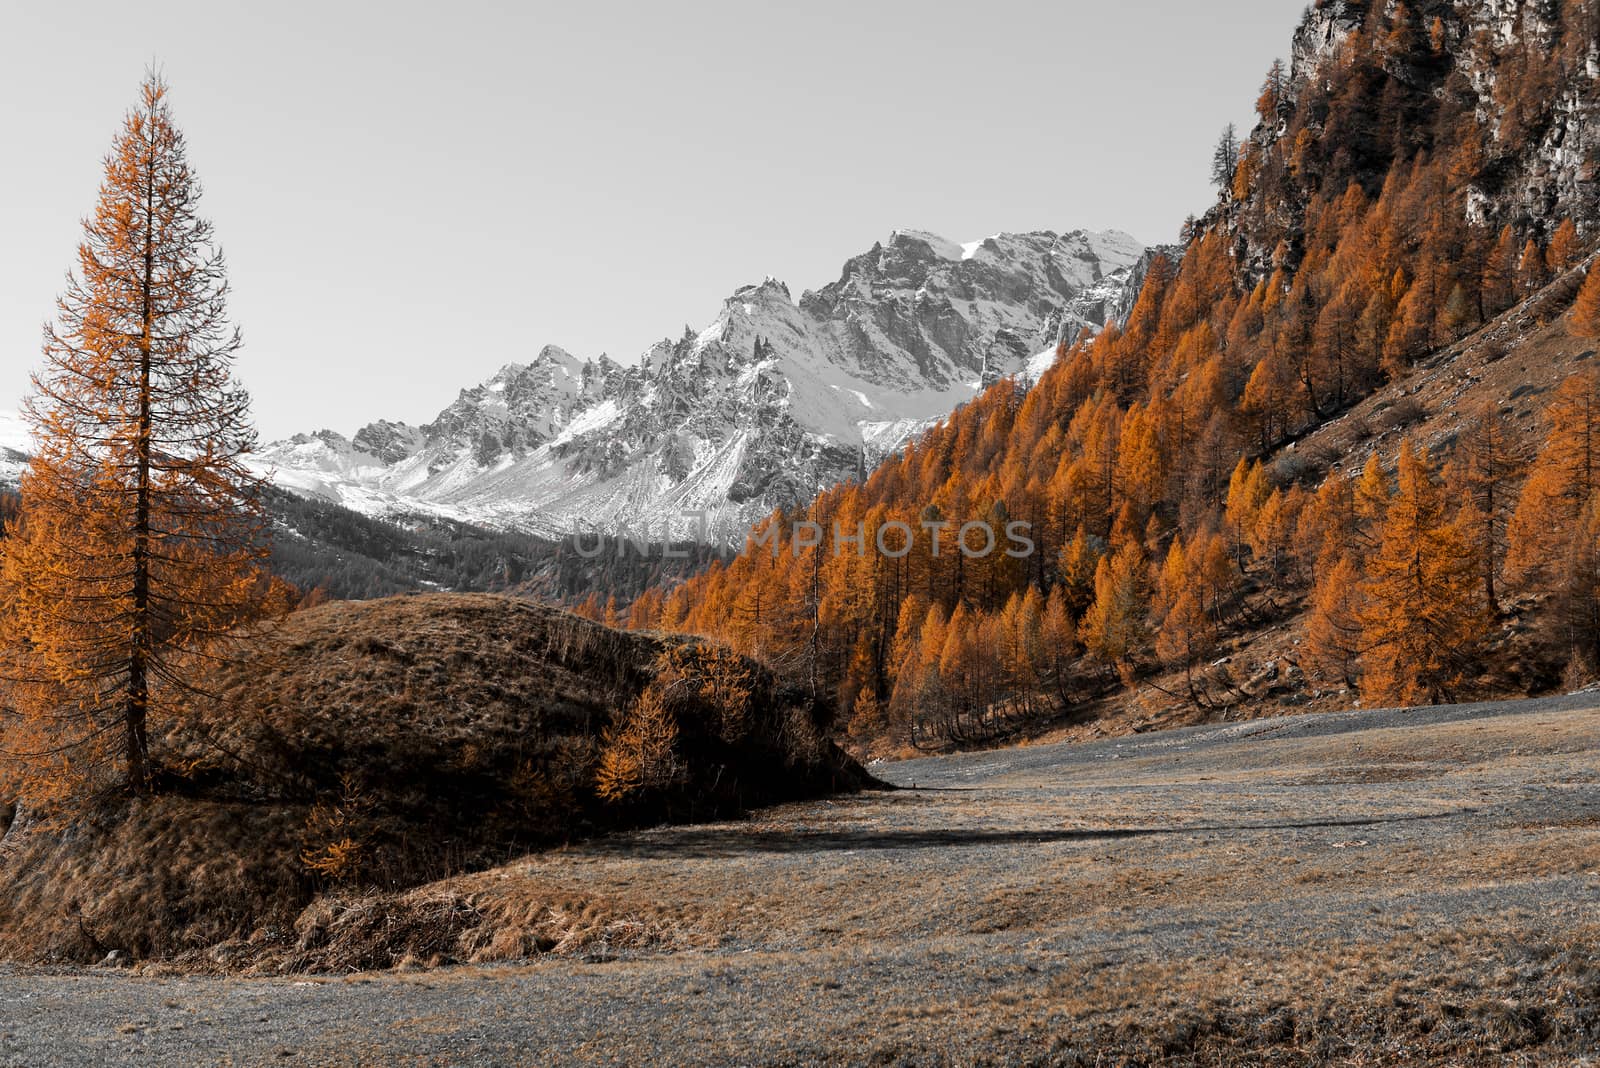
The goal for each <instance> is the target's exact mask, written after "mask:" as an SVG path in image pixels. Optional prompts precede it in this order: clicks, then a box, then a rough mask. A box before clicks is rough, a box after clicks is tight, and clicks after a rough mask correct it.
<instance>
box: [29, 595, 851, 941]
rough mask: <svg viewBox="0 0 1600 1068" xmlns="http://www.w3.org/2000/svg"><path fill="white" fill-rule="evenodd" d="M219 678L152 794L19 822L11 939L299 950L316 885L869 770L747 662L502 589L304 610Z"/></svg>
mask: <svg viewBox="0 0 1600 1068" xmlns="http://www.w3.org/2000/svg"><path fill="white" fill-rule="evenodd" d="M208 682H209V685H210V686H211V687H212V688H213V690H214V691H215V692H216V693H217V694H218V699H217V702H216V704H215V705H214V706H213V707H208V708H207V709H205V710H204V711H203V713H202V714H200V715H199V716H198V717H196V718H191V719H188V720H185V721H183V722H181V723H167V724H162V725H159V734H160V739H161V740H160V743H159V745H158V746H155V747H154V749H153V753H152V755H153V758H154V759H155V760H156V762H157V764H158V765H159V766H160V767H162V768H164V769H165V771H164V772H163V773H162V780H161V790H160V792H159V793H158V794H157V795H156V796H154V797H151V798H141V799H134V800H131V801H126V800H122V801H107V802H105V804H104V805H103V806H101V807H99V808H94V807H91V808H90V809H88V810H80V809H74V810H72V811H70V812H56V811H55V810H49V809H44V810H35V809H34V808H32V807H30V806H29V805H28V803H27V801H26V799H24V801H23V803H22V806H21V808H20V810H19V811H17V812H15V813H14V814H13V816H12V818H8V819H7V821H6V823H7V824H8V826H7V827H6V830H5V833H4V836H3V838H0V855H3V857H4V864H3V866H0V880H3V881H4V884H5V890H4V892H3V893H0V950H3V951H4V952H5V953H6V954H7V955H9V956H20V957H25V958H47V959H68V960H86V959H91V958H93V959H98V958H99V957H100V956H103V955H104V954H105V953H106V952H108V951H110V950H119V951H122V952H124V953H131V954H133V955H134V956H135V957H150V956H156V957H160V956H171V955H173V954H178V953H184V952H193V951H199V950H204V949H208V948H209V947H212V946H214V945H216V944H218V943H222V942H226V941H229V940H244V939H251V940H252V942H251V948H250V950H249V952H251V953H254V954H261V953H268V952H271V953H276V954H279V955H282V954H283V953H285V952H291V953H292V952H295V951H297V947H298V950H299V951H308V950H309V949H311V948H312V947H313V943H314V942H315V940H316V939H315V936H314V935H310V934H308V933H307V931H308V928H306V926H305V923H309V922H312V921H305V922H300V920H299V917H300V916H301V913H302V910H304V909H305V908H306V906H307V905H308V904H310V903H311V901H312V899H313V897H314V896H315V894H316V893H317V892H318V891H319V890H330V889H336V888H351V887H356V888H359V887H387V888H397V887H405V886H408V885H412V884H415V883H417V882H420V881H425V880H427V879H431V878H438V877H439V876H441V875H445V874H448V873H449V872H450V871H459V870H470V869H473V868H478V867H483V866H485V865H486V864H488V863H491V862H495V861H499V860H502V859H504V858H505V857H506V856H507V855H508V854H512V853H514V852H515V851H517V850H520V849H525V848H528V847H530V846H532V845H537V844H545V843H551V842H562V841H570V840H574V839H578V838H582V837H584V836H586V835H590V834H593V833H596V832H597V831H601V830H604V829H607V828H610V827H615V826H619V825H627V824H634V823H640V822H645V823H649V822H655V821H658V820H661V819H665V818H677V819H693V818H705V817H708V816H713V815H718V814H727V813H733V812H737V811H740V810H741V809H743V808H745V807H747V806H751V805H759V804H767V803H771V802H773V801H777V800H784V799H788V798H794V797H801V796H807V795H812V794H816V793H820V792H826V791H830V790H835V789H850V788H855V787H857V786H859V785H861V784H862V783H864V782H865V781H866V780H865V778H864V777H863V776H862V774H861V772H860V769H859V768H857V767H856V766H855V765H854V764H853V763H852V762H851V761H849V760H848V759H847V758H844V757H843V756H842V755H841V754H839V752H838V751H837V750H836V749H834V748H833V747H832V746H831V745H829V744H828V743H827V742H825V741H824V740H823V739H822V737H821V735H820V732H819V731H818V729H817V725H816V724H815V723H814V721H813V720H812V709H811V708H810V706H809V704H808V703H807V702H806V701H804V700H803V699H801V698H800V697H799V696H798V695H796V694H794V693H792V692H789V691H785V690H782V689H781V688H777V687H775V686H774V684H773V682H772V679H771V677H770V675H768V674H766V673H765V672H763V671H762V670H761V669H759V668H757V667H756V666H755V665H753V664H751V663H750V662H748V661H744V660H742V659H740V658H738V657H734V656H731V655H728V654H725V653H721V652H719V651H717V650H714V649H707V648H703V647H700V646H697V645H695V644H692V643H683V642H678V641H668V640H663V639H657V638H651V637H647V636H643V635H634V634H625V633H619V632H617V631H612V630H607V629H606V628H604V627H601V626H599V625H596V624H593V623H590V622H588V621H586V620H582V619H578V618H576V617H574V616H570V615H567V614H566V613H563V612H559V611H555V610H552V609H547V608H543V607H541V606H537V605H533V604H530V603H527V602H524V601H518V600H514V599H511V598H506V597H492V596H467V595H424V596H416V597H401V598H392V599H388V600H382V601H372V602H365V603H360V604H330V605H326V606H323V607H321V608H317V609H312V610H309V611H306V612H301V613H297V614H295V615H293V616H290V617H289V618H288V619H287V620H286V621H285V622H284V623H283V624H282V626H281V628H280V629H279V630H278V631H276V632H275V633H272V634H270V635H265V636H263V638H262V639H261V642H260V644H259V648H258V650H257V651H256V652H255V654H254V655H253V656H252V658H251V659H250V660H249V661H248V662H246V663H240V664H236V665H232V666H229V667H227V668H226V669H224V670H221V671H219V673H218V674H217V675H216V676H215V677H213V678H212V679H210V680H208ZM645 708H649V709H652V710H655V711H657V712H658V713H660V717H661V718H658V719H657V720H655V721H651V722H652V723H654V724H655V725H656V727H657V728H658V729H656V731H655V733H651V734H646V735H645V736H644V737H643V738H641V737H640V736H639V735H640V725H639V723H638V722H636V713H638V712H639V710H640V709H645ZM640 714H642V713H640ZM648 725H649V724H647V726H648ZM608 776H609V778H608ZM608 783H609V785H610V789H609V790H608V788H607V787H608ZM297 923H298V924H299V929H298V930H297ZM239 944H240V945H242V944H243V943H242V942H240V943H239Z"/></svg>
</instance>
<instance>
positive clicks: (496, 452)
mask: <svg viewBox="0 0 1600 1068" xmlns="http://www.w3.org/2000/svg"><path fill="white" fill-rule="evenodd" d="M1150 256H1151V253H1150V250H1148V249H1146V248H1145V247H1144V246H1143V245H1141V244H1139V242H1137V241H1136V240H1135V239H1134V238H1132V237H1130V236H1129V235H1127V234H1125V233H1122V232H1120V231H1115V230H1107V231H1086V230H1070V231H1066V232H1064V233H1060V234H1058V233H1056V232H1054V231H1049V230H1042V231H1031V232H1027V233H1021V234H1011V233H999V234H993V235H990V236H988V237H985V238H983V239H980V240H978V241H972V242H967V243H965V244H961V243H957V242H954V241H949V240H947V239H945V238H942V237H940V236H938V235H936V234H932V233H929V232H927V231H921V230H896V231H894V232H892V233H891V234H890V236H889V238H888V240H887V241H886V242H878V243H875V244H874V245H873V247H872V248H871V249H869V250H867V251H866V252H864V253H861V254H859V255H856V256H853V257H851V258H850V259H848V260H847V261H846V262H845V264H844V266H843V268H842V270H841V272H840V276H839V278H838V279H837V280H836V281H834V282H831V283H829V284H827V285H824V286H822V287H820V288H818V289H816V290H807V291H805V292H803V293H802V294H801V295H800V297H799V298H798V299H795V297H794V296H793V295H792V294H791V292H790V290H789V288H788V286H787V285H786V284H784V283H783V282H781V281H779V280H777V279H775V278H771V277H768V278H767V279H765V280H763V281H762V282H760V283H758V284H754V285H746V286H741V287H739V288H738V289H736V290H735V291H734V292H733V293H732V294H731V295H729V296H728V297H727V298H725V299H724V300H723V301H722V303H721V305H720V307H719V310H718V312H717V314H716V316H715V317H714V318H713V319H712V321H711V322H710V323H709V324H708V325H707V326H705V327H704V328H702V329H700V330H698V331H696V330H694V329H693V328H686V330H685V332H684V334H683V335H682V336H681V337H680V338H678V339H677V340H673V339H671V338H670V337H667V338H663V339H662V340H660V341H657V342H656V343H654V344H653V345H651V346H650V347H649V348H648V349H647V350H646V351H645V352H644V353H643V354H642V356H641V358H640V360H639V362H638V363H637V364H633V365H623V364H620V363H618V362H616V361H614V360H611V359H610V358H609V357H607V356H605V355H601V356H599V357H595V358H592V359H580V358H579V357H577V356H575V355H573V354H572V353H570V352H568V351H566V350H565V349H562V348H560V347H559V346H555V345H546V346H544V347H543V348H542V349H541V350H540V352H539V353H538V354H537V355H536V356H535V357H534V358H533V359H532V360H531V361H529V362H528V363H526V364H521V363H515V362H513V363H508V364H506V365H505V366H503V367H502V368H501V369H500V370H499V371H498V372H496V374H494V375H493V376H491V377H490V378H488V379H487V380H485V381H484V382H482V383H480V384H478V385H475V386H471V387H468V388H466V389H463V390H461V391H460V392H459V393H458V395H457V397H456V399H455V401H453V402H451V403H450V404H449V405H447V406H446V407H445V408H443V409H442V410H441V411H440V413H439V414H438V415H437V416H436V417H435V418H434V419H433V420H431V421H430V422H428V423H425V424H422V425H421V426H412V425H410V424H407V423H403V422H395V421H388V420H379V421H376V422H374V423H370V424H368V425H366V426H364V427H362V428H361V429H359V430H358V431H356V433H355V434H354V435H352V436H351V437H348V438H346V437H345V436H344V435H341V434H338V433H335V432H333V431H329V430H322V431H318V432H316V433H314V434H300V435H296V436H294V437H292V438H289V439H285V440H283V441H279V442H273V443H271V444H269V445H267V446H265V447H264V449H263V450H262V454H261V457H260V466H261V468H262V469H263V470H268V471H271V472H272V473H273V475H274V478H275V480H276V481H277V483H278V484H279V486H280V487H282V488H284V489H287V490H289V491H291V492H294V493H297V494H300V495H302V496H308V497H315V498H321V499H324V500H330V501H333V502H335V503H339V504H341V505H344V506H346V507H350V508H353V509H354V510H356V511H359V512H362V513H363V514H368V515H398V514H407V513H425V514H433V515H437V516H440V517H443V518H448V519H454V520H461V521H470V522H475V523H482V524H486V525H489V526H493V527H499V528H505V529H518V530H524V531H530V532H536V533H540V534H545V535H553V536H560V535H565V534H570V533H575V532H577V531H578V530H591V529H593V530H602V531H606V532H616V531H617V530H619V529H622V528H624V527H628V528H633V529H638V528H640V527H644V528H648V534H649V535H650V536H651V537H653V538H656V539H659V540H667V539H670V538H675V537H682V536H686V535H687V536H696V537H700V538H704V539H709V540H719V541H727V542H737V541H738V540H739V539H740V538H741V537H742V534H743V531H744V530H745V529H747V528H748V526H749V525H750V523H752V522H754V521H755V520H757V519H759V518H760V517H761V516H762V515H764V514H766V513H768V512H770V511H771V510H772V509H773V508H776V507H783V506H786V505H791V504H795V503H798V502H800V501H803V500H805V499H808V498H809V497H810V496H812V495H813V494H814V493H815V492H816V491H817V490H818V489H819V488H821V487H823V486H826V485H829V484H832V483H833V482H835V481H838V480H839V479H841V478H848V477H852V476H855V475H859V474H861V473H864V471H865V470H866V469H868V468H870V467H871V466H873V465H875V464H876V463H877V462H878V461H879V460H881V459H882V458H883V457H885V456H887V455H889V454H890V453H892V452H893V451H895V450H896V449H897V448H898V447H899V446H900V444H901V443H903V442H904V441H905V440H906V439H907V438H909V437H910V436H911V435H912V434H914V433H916V432H917V431H919V430H921V429H923V428H925V427H926V426H928V425H931V424H932V423H934V422H936V421H938V420H939V419H941V418H943V417H944V416H946V415H948V414H949V412H950V411H952V410H953V409H954V408H956V407H957V406H959V405H960V404H961V403H963V402H965V401H966V400H969V399H971V398H972V397H974V396H976V395H977V394H978V392H979V391H980V390H981V389H983V388H984V387H985V386H986V385H989V384H992V383H993V382H994V381H997V380H998V379H999V378H1001V377H1004V376H1006V375H1017V374H1024V375H1032V376H1034V377H1036V376H1037V374H1038V373H1039V372H1040V371H1041V370H1042V368H1043V366H1045V365H1047V364H1048V362H1049V359H1050V358H1052V357H1053V354H1054V351H1055V350H1056V349H1057V347H1058V345H1059V344H1060V343H1061V342H1063V341H1065V342H1067V343H1070V342H1072V341H1074V340H1076V339H1077V338H1079V337H1080V336H1082V335H1083V334H1084V333H1086V332H1092V331H1096V330H1099V329H1101V328H1103V327H1104V325H1105V324H1106V322H1108V321H1110V320H1112V319H1116V318H1119V317H1122V316H1125V315H1126V313H1127V310H1128V309H1129V308H1131V306H1132V302H1133V297H1134V295H1136V292H1137V286H1138V285H1139V284H1140V283H1141V282H1142V279H1143V273H1144V271H1145V270H1146V269H1147V268H1148V263H1149V260H1150ZM686 513H687V514H686Z"/></svg>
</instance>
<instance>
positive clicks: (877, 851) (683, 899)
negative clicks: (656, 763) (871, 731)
mask: <svg viewBox="0 0 1600 1068" xmlns="http://www.w3.org/2000/svg"><path fill="white" fill-rule="evenodd" d="M1597 706H1600V698H1597V697H1596V696H1595V695H1580V696H1574V697H1567V698H1555V699H1550V700H1543V701H1533V702H1519V703H1508V704H1493V705H1477V706H1464V707H1461V708H1455V709H1432V710H1426V711H1410V712H1387V711H1374V712H1353V713H1342V714H1338V715H1325V716H1316V717H1300V718H1290V719H1281V720H1257V721H1252V722H1249V723H1244V724H1238V725H1225V726H1213V727H1200V728H1191V729H1188V730H1183V731H1174V732H1169V733H1163V734H1149V735H1137V736H1133V737H1130V738H1121V739H1115V740H1109V741H1105V742H1100V743H1095V744H1093V745H1086V746H1078V747H1059V746H1038V747H1031V748H1022V749H1013V750H1006V751H1000V752H994V753H982V754H972V755H966V756H956V757H947V758H937V759H927V760H918V761H910V762H906V763H902V764H895V765H885V766H882V767H880V768H879V769H876V770H878V771H879V773H880V774H882V775H883V776H885V777H886V778H889V779H891V780H893V781H894V782H896V783H899V784H901V785H905V786H911V785H913V784H914V785H915V786H916V787H917V789H916V790H905V791H902V792H898V793H894V794H887V795H871V796H864V797H860V798H847V799H842V800H838V801H834V802H823V803H815V804H806V805H794V806H788V807H785V808H782V809H777V810H773V811H770V812H767V813H764V814H762V815H761V816H760V817H759V818H757V819H754V820H750V821H747V822H743V823H728V824H714V825H708V826H701V827H690V828H677V829H662V830H658V831H653V832H648V833H644V834H637V835H627V836H619V837H615V838H611V839H606V840H603V841H598V842H594V843H590V844H588V845H585V846H581V847H576V848H572V849H568V850H564V851H561V852H555V853H548V854H539V855H535V856H531V857H528V858H525V859H524V860H521V861H518V862H516V863H514V864H512V865H510V866H508V867H506V868H503V869H498V870H497V871H494V872H487V873H482V874H480V875H477V876H472V877H470V878H468V879H464V880H458V881H457V882H458V884H459V886H460V887H462V888H466V889H469V890H481V891H483V892H489V891H490V890H492V891H493V892H494V893H497V894H506V893H513V894H516V893H522V892H524V891H525V892H526V893H527V894H528V896H529V899H530V900H539V901H544V902H556V903H557V904H554V905H551V906H550V907H554V908H565V909H570V910H571V911H572V914H573V917H574V920H573V922H574V924H575V925H577V924H579V923H580V921H581V922H583V923H587V924H588V925H589V928H590V929H591V930H593V929H596V928H597V927H598V929H602V930H605V931H608V932H612V935H610V936H608V937H607V938H603V939H601V940H600V941H598V942H595V941H593V940H591V941H589V942H588V943H586V949H585V951H584V952H585V954H586V956H587V958H588V959H584V957H577V956H572V955H563V954H553V955H550V956H546V957H544V958H541V959H539V960H536V961H533V962H529V963H525V964H516V965H507V966H494V967H461V968H450V969H441V970H438V971H431V972H410V973H385V974H378V975H359V976H351V977H339V978H333V979H328V978H325V977H324V978H314V979H306V978H299V979H296V978H285V979H249V980H243V979H227V980H218V979H193V978H185V979H180V978H150V977H143V976H130V975H127V974H123V973H118V972H113V971H88V972H74V973H39V972H27V971H21V970H15V969H12V970H6V971H0V1064H8V1065H10V1064H16V1065H30V1066H31V1065H47V1064H64V1065H78V1064H82V1065H90V1064H108V1063H149V1064H163V1065H164V1064H186V1065H202V1064H548V1063H616V1064H645V1063H660V1064H700V1063H706V1064H769V1063H770V1064H791V1063H814V1062H835V1063H859V1062H869V1063H885V1064H889V1063H907V1064H911V1063H915V1064H924V1063H954V1064H967V1063H974V1062H977V1063H986V1062H995V1063H1046V1062H1048V1063H1075V1062H1077V1063H1095V1061H1096V1059H1097V1057H1100V1056H1102V1055H1106V1054H1110V1053H1118V1054H1127V1055H1131V1056H1134V1057H1136V1058H1149V1059H1156V1058H1161V1057H1178V1058H1187V1059H1193V1060H1195V1061H1198V1062H1201V1063H1214V1062H1225V1061H1229V1060H1232V1059H1235V1058H1238V1057H1243V1056H1246V1055H1247V1054H1248V1055H1249V1056H1251V1057H1253V1058H1260V1057H1265V1058H1268V1059H1271V1060H1275V1061H1278V1062H1282V1063H1300V1062H1305V1063H1316V1062H1321V1061H1327V1060H1334V1061H1338V1060H1344V1061H1347V1062H1350V1063H1374V1062H1383V1061H1385V1060H1392V1061H1396V1062H1398V1061H1401V1060H1408V1059H1411V1060H1427V1059H1433V1060H1437V1061H1440V1062H1450V1063H1462V1062H1472V1061H1477V1060H1480V1059H1481V1060H1485V1061H1488V1060H1493V1059H1498V1058H1499V1057H1500V1056H1501V1055H1502V1054H1504V1053H1509V1052H1513V1051H1515V1052H1518V1053H1519V1054H1521V1055H1522V1056H1524V1057H1526V1058H1527V1059H1528V1060H1530V1061H1539V1060H1544V1059H1549V1060H1550V1061H1551V1062H1553V1063H1570V1059H1571V1057H1572V1055H1573V1054H1574V1053H1576V1052H1578V1051H1581V1050H1584V1049H1594V1048H1600V963H1597V962H1596V959H1595V955H1594V946H1595V944H1596V940H1595V939H1596V932H1597V931H1600V757H1597V753H1600V711H1597V710H1596V708H1597ZM619 947H628V948H619Z"/></svg>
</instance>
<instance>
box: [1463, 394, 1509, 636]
mask: <svg viewBox="0 0 1600 1068" xmlns="http://www.w3.org/2000/svg"><path fill="white" fill-rule="evenodd" d="M1459 450H1460V454H1459V456H1458V458H1457V460H1456V462H1455V463H1453V464H1452V465H1451V468H1450V478H1449V479H1448V481H1449V483H1450V486H1451V489H1452V490H1453V491H1454V492H1455V494H1456V495H1457V497H1458V498H1459V499H1460V500H1461V502H1462V519H1463V521H1464V522H1465V524H1466V526H1467V529H1468V531H1469V532H1470V534H1471V539H1472V547H1473V550H1474V552H1475V553H1476V555H1477V558H1478V571H1479V573H1480V574H1481V575H1482V576H1483V593H1484V601H1485V603H1486V604H1487V605H1488V608H1489V611H1490V612H1492V613H1498V612H1499V611H1500V596H1499V591H1498V590H1497V589H1496V582H1497V580H1498V578H1499V574H1500V566H1501V563H1502V561H1503V560H1504V559H1505V550H1506V522H1507V520H1508V519H1509V517H1510V514H1511V507H1512V503H1513V500H1514V498H1513V496H1512V493H1513V490H1514V487H1515V486H1516V484H1517V483H1518V482H1519V481H1521V479H1522V477H1523V475H1524V474H1526V472H1527V468H1528V455H1527V449H1526V447H1525V445H1524V442H1523V440H1522V438H1521V436H1520V435H1519V434H1518V433H1517V431H1516V429H1515V427H1514V426H1513V425H1512V423H1511V421H1510V420H1509V419H1508V418H1507V417H1506V416H1505V414H1504V413H1503V412H1501V411H1500V410H1499V409H1498V408H1497V407H1495V406H1494V405H1483V406H1480V407H1479V408H1477V409H1476V410H1474V411H1473V412H1472V413H1471V414H1470V415H1469V416H1468V417H1467V421H1466V425H1465V426H1464V427H1463V428H1462V431H1461V438H1460V445H1459Z"/></svg>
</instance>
